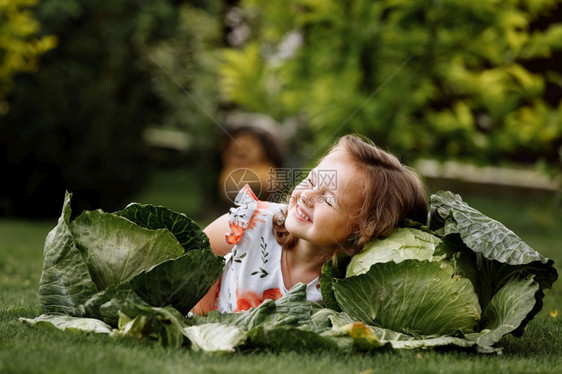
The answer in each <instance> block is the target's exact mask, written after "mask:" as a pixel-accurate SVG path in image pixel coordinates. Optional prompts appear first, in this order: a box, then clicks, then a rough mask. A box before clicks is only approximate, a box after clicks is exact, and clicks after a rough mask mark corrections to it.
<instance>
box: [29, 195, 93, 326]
mask: <svg viewBox="0 0 562 374" xmlns="http://www.w3.org/2000/svg"><path fill="white" fill-rule="evenodd" d="M70 198H71V194H69V193H66V195H65V197H64V203H63V208H62V213H61V216H60V218H59V220H58V223H57V225H56V226H55V228H53V230H51V231H50V232H49V233H48V234H47V238H46V240H45V246H44V249H43V271H42V272H41V278H40V280H39V302H40V303H41V309H42V310H43V312H44V313H60V314H67V315H70V316H83V315H84V314H85V312H86V311H85V307H84V304H85V303H86V301H87V300H88V299H89V298H90V297H92V296H93V295H94V294H95V293H96V292H98V289H97V287H96V284H95V283H94V281H93V280H92V278H91V276H90V273H89V271H88V267H87V266H86V263H85V262H84V260H83V259H82V255H81V254H80V251H79V250H78V248H76V244H75V241H74V237H73V235H72V232H71V231H70V215H71V214H72V210H71V207H70Z"/></svg>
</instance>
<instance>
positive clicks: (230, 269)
mask: <svg viewBox="0 0 562 374" xmlns="http://www.w3.org/2000/svg"><path fill="white" fill-rule="evenodd" d="M234 203H235V204H236V205H237V207H236V208H231V209H230V221H229V225H230V232H229V233H228V234H226V241H227V242H228V243H229V244H235V246H234V247H233V249H232V251H231V252H230V253H229V254H227V255H226V256H225V259H226V264H225V267H224V270H223V274H222V277H221V280H220V286H219V288H218V290H217V299H216V305H215V306H216V310H218V311H219V312H221V313H230V312H241V311H244V310H247V309H249V308H251V307H254V306H258V305H260V304H261V303H262V302H263V301H264V300H266V299H273V300H277V299H279V298H280V297H281V296H283V294H285V293H286V292H287V289H286V288H285V285H284V282H283V274H282V272H281V253H282V249H281V246H280V245H279V244H278V243H277V241H276V240H275V236H274V235H273V224H272V222H273V219H274V215H275V214H276V213H279V212H280V211H281V210H285V209H287V206H286V205H284V204H276V203H272V202H267V201H260V200H258V198H257V197H256V195H255V194H254V193H253V192H252V190H251V189H250V187H249V186H248V185H246V186H244V187H243V188H242V189H241V190H240V192H239V193H238V195H237V196H236V199H235V201H234ZM307 299H308V300H310V301H314V302H321V301H322V295H321V293H320V284H319V280H318V278H316V279H315V280H313V281H312V282H310V283H309V284H308V285H307Z"/></svg>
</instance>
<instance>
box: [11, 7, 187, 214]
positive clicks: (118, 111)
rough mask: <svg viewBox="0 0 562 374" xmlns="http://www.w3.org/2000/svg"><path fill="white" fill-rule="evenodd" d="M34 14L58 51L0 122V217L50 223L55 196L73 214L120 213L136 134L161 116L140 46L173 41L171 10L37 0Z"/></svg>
mask: <svg viewBox="0 0 562 374" xmlns="http://www.w3.org/2000/svg"><path fill="white" fill-rule="evenodd" d="M35 12H36V13H35V14H36V17H37V19H38V20H39V21H40V23H41V24H42V25H43V29H42V33H44V34H53V35H56V36H57V37H58V39H59V45H58V47H57V48H55V49H53V50H51V51H50V52H48V53H46V54H45V55H44V56H43V57H42V59H41V69H40V70H39V71H38V72H37V73H36V74H33V75H29V76H21V77H18V79H17V83H16V85H15V87H14V90H13V91H12V93H11V95H10V98H9V104H10V111H9V113H8V114H7V115H6V116H4V117H3V118H2V119H1V122H0V160H1V161H0V162H1V163H2V165H1V166H2V170H3V173H4V176H5V178H6V180H8V181H9V183H5V184H3V185H2V187H1V188H0V212H2V213H4V214H15V215H39V216H48V215H53V214H56V211H57V210H58V207H57V206H58V203H57V202H56V201H57V200H59V199H57V196H63V194H64V192H65V190H70V191H72V192H74V193H75V197H76V211H78V212H79V211H81V210H82V209H88V208H92V209H93V208H103V209H115V208H118V207H121V206H122V204H123V203H124V201H126V200H127V198H128V197H129V196H130V194H131V193H132V192H133V191H135V190H136V189H137V188H138V187H139V186H140V185H141V184H142V182H143V180H144V179H145V176H146V167H147V164H146V160H145V154H146V147H145V145H144V143H143V139H142V135H143V131H144V128H145V127H146V125H147V124H148V123H151V122H153V121H155V119H156V118H158V117H159V116H160V115H161V114H162V107H161V103H160V101H159V100H158V99H157V97H156V96H155V95H154V93H153V91H152V87H151V80H150V76H149V75H148V74H147V73H146V72H145V71H144V70H143V68H142V63H141V60H142V59H143V55H142V52H143V48H144V47H143V46H144V45H146V44H149V43H153V42H154V41H156V40H159V39H162V38H166V37H170V36H171V35H172V34H173V32H174V27H175V24H176V23H175V21H176V18H177V10H176V7H175V4H174V3H173V2H172V1H168V0H159V1H152V2H138V1H134V0H125V1H118V2H114V1H110V0H102V1H96V2H91V1H86V0H43V1H41V2H40V3H39V4H38V5H37V7H36V9H35Z"/></svg>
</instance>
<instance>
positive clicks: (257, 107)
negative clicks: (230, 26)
mask: <svg viewBox="0 0 562 374" xmlns="http://www.w3.org/2000/svg"><path fill="white" fill-rule="evenodd" d="M240 8H241V10H242V12H243V14H244V19H245V25H246V26H247V27H249V29H250V30H251V33H250V34H249V36H248V37H247V38H246V40H245V41H244V43H241V44H240V45H237V46H234V47H233V48H230V49H228V50H227V51H225V53H224V55H223V61H224V63H223V65H222V67H221V91H222V92H223V93H224V94H225V95H226V96H227V97H228V98H229V99H230V100H232V101H233V102H235V103H237V104H238V105H241V106H243V107H245V108H247V109H249V110H253V111H260V112H264V113H267V114H271V115H273V116H274V117H275V118H276V119H278V120H280V121H283V120H286V119H287V118H290V117H292V116H295V115H300V116H302V117H304V118H305V122H306V127H309V129H311V133H312V134H313V138H314V139H313V140H314V142H315V144H316V145H317V146H319V147H320V146H324V145H325V144H327V143H331V140H332V139H333V138H334V137H335V136H336V135H339V134H341V133H343V132H349V131H356V132H360V133H362V134H365V135H367V136H369V137H371V138H372V139H374V140H375V141H376V142H377V143H379V144H381V145H383V146H385V147H390V148H391V149H392V150H393V151H395V152H398V153H400V154H401V155H403V156H404V157H405V158H408V159H413V158H416V157H421V156H431V157H437V158H449V159H450V158H459V159H468V160H470V161H472V162H482V163H491V162H494V163H495V162H518V163H520V162H526V163H537V162H544V163H546V164H548V165H550V167H551V170H552V169H554V170H559V165H560V162H561V158H562V101H561V99H562V65H561V64H560V58H561V57H562V2H560V1H559V0H507V1H501V2H500V1H485V0H478V1H468V2H467V1H463V0H442V1H431V2H408V1H400V0H378V1H368V0H350V1H337V0H325V1H320V0H293V1H289V2H276V1H273V2H271V1H264V0H246V1H242V2H241V4H240Z"/></svg>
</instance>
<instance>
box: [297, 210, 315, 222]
mask: <svg viewBox="0 0 562 374" xmlns="http://www.w3.org/2000/svg"><path fill="white" fill-rule="evenodd" d="M297 213H298V214H299V216H301V217H302V218H304V219H305V220H307V221H310V222H312V221H311V219H310V218H308V216H307V215H306V214H304V213H303V211H302V210H300V208H299V207H298V206H297Z"/></svg>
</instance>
